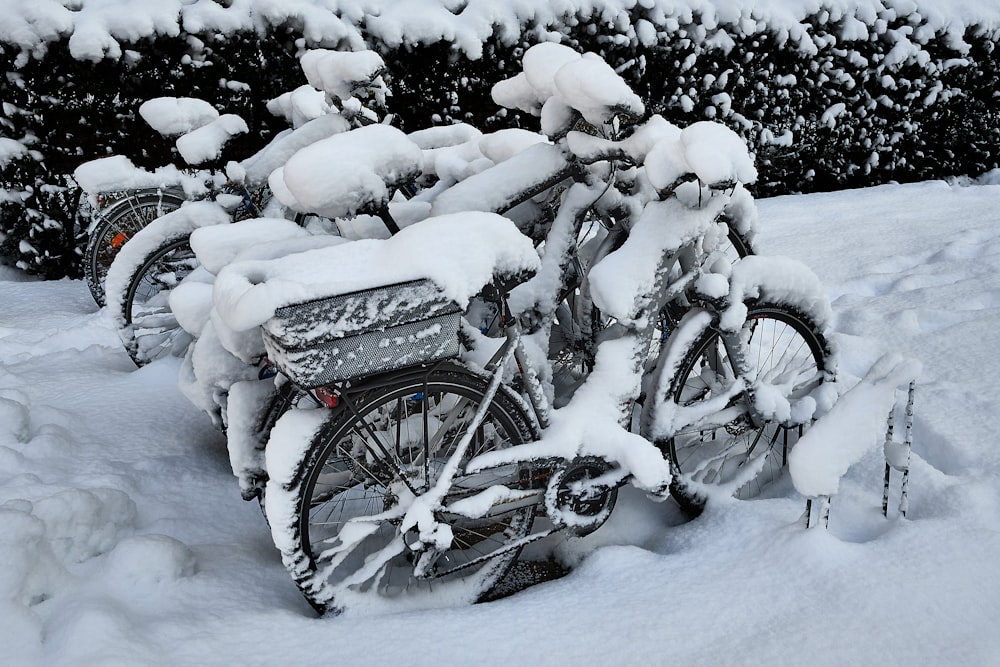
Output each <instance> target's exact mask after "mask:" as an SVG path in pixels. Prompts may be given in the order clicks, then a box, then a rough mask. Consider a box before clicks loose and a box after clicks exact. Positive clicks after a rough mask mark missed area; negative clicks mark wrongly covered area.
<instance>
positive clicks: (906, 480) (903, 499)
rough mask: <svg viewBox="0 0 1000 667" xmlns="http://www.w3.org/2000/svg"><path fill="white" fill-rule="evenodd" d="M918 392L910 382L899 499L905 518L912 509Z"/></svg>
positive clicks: (900, 511) (914, 384)
mask: <svg viewBox="0 0 1000 667" xmlns="http://www.w3.org/2000/svg"><path fill="white" fill-rule="evenodd" d="M915 391H916V382H915V381H911V382H910V389H909V391H908V392H907V397H906V439H905V440H904V445H905V446H906V464H905V465H904V467H903V489H902V492H901V494H900V497H899V513H900V514H902V515H903V516H904V517H905V516H906V512H907V510H909V509H910V499H909V496H908V495H907V494H908V491H909V486H910V450H911V449H912V447H913V394H914V392H915Z"/></svg>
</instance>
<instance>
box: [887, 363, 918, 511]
mask: <svg viewBox="0 0 1000 667" xmlns="http://www.w3.org/2000/svg"><path fill="white" fill-rule="evenodd" d="M915 389H916V382H914V381H911V382H910V387H909V390H908V391H907V398H906V435H905V437H904V438H903V442H897V441H896V440H894V439H893V426H894V420H895V412H896V411H895V409H893V410H890V411H889V420H888V424H887V426H886V431H885V445H883V447H882V450H883V452H884V453H885V484H884V485H883V488H882V516H884V517H886V518H888V517H889V478H890V477H891V475H892V471H893V470H899V471H901V472H902V473H903V480H902V483H901V484H900V494H899V515H900V516H902V517H905V516H906V512H907V510H909V508H910V500H909V495H908V491H909V485H910V452H911V450H912V449H913V393H914V390H915ZM893 408H895V406H893Z"/></svg>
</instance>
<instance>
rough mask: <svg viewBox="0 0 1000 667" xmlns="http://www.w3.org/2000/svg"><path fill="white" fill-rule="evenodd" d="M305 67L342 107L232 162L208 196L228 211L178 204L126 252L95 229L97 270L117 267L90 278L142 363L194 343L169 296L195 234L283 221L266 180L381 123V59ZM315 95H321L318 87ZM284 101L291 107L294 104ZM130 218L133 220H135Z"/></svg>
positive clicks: (189, 265)
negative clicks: (306, 150)
mask: <svg viewBox="0 0 1000 667" xmlns="http://www.w3.org/2000/svg"><path fill="white" fill-rule="evenodd" d="M303 69H304V71H305V72H306V75H307V78H308V79H309V80H310V83H313V84H315V85H317V86H325V88H326V90H327V97H328V102H329V101H330V99H329V98H334V97H335V98H337V100H338V103H337V104H333V103H332V102H331V103H330V104H329V106H328V107H327V108H326V113H323V114H322V115H319V116H317V117H313V118H311V119H308V120H307V121H305V122H301V123H300V124H299V125H298V126H297V127H295V128H294V129H292V130H290V131H287V132H285V133H282V134H280V135H279V136H277V137H276V138H275V139H274V140H273V141H272V142H271V143H270V144H269V145H268V146H266V147H265V148H263V149H262V150H261V151H259V152H258V153H256V154H255V155H253V156H251V157H250V158H248V159H246V160H244V161H242V162H241V163H239V164H235V165H234V164H232V163H231V164H230V165H229V166H228V167H227V176H228V180H226V182H224V183H221V184H220V183H216V184H214V185H212V184H210V185H209V187H208V190H207V192H206V194H205V196H204V197H203V199H204V200H208V201H215V202H217V203H219V204H220V207H217V208H221V211H220V210H215V209H210V208H209V207H207V206H201V207H198V208H197V209H192V210H191V211H188V212H184V211H178V210H177V209H178V208H180V204H178V206H177V207H176V208H175V209H173V210H170V211H166V212H165V213H164V215H162V216H159V217H158V218H157V219H156V221H155V222H151V221H148V220H146V219H145V218H143V221H144V222H146V224H145V226H144V227H143V228H142V229H141V230H138V231H136V232H135V233H134V234H133V235H132V236H133V237H134V238H135V239H137V240H139V243H138V244H132V245H130V246H129V248H128V249H127V250H122V245H123V244H124V241H125V240H128V239H127V238H125V236H126V235H125V234H124V233H121V234H118V235H116V236H112V237H111V244H112V245H114V242H115V241H117V240H119V239H120V240H121V243H119V244H118V245H117V246H115V247H114V248H113V252H111V251H108V250H107V245H108V244H107V243H105V241H107V237H108V236H110V235H111V231H113V227H112V226H111V222H110V221H109V222H108V224H107V225H106V226H104V227H101V228H98V230H97V232H95V235H94V239H93V243H94V246H95V248H103V249H104V252H100V253H98V252H95V255H94V260H93V262H92V263H93V264H94V265H95V266H96V267H97V269H96V270H95V273H96V274H99V273H100V270H99V269H100V266H103V264H102V263H101V262H99V261H98V260H99V259H106V258H107V257H108V256H110V257H111V258H112V262H111V266H109V267H107V268H106V270H105V273H104V274H103V276H100V275H95V277H94V278H93V280H92V281H90V279H89V278H88V280H89V281H90V282H92V283H94V284H102V282H103V283H104V284H106V285H107V286H108V289H107V293H108V296H107V297H104V302H105V303H106V305H107V306H108V308H109V310H110V311H111V313H112V316H113V317H114V319H115V322H116V326H117V329H118V332H119V336H120V337H121V339H122V343H123V345H124V346H125V349H126V351H127V352H128V354H129V356H130V357H131V358H132V360H133V362H134V363H135V364H136V365H137V366H142V365H145V364H147V363H149V362H150V361H152V360H154V359H157V358H159V357H161V356H164V355H168V354H173V355H175V356H177V355H180V354H182V353H183V351H184V350H185V349H186V347H187V345H188V343H189V342H190V338H189V336H188V335H187V334H186V333H185V332H184V331H183V329H182V328H181V327H180V326H179V325H178V323H177V322H176V318H174V317H173V315H172V313H171V311H170V308H169V304H168V300H167V299H168V295H169V291H170V289H172V288H173V287H175V286H176V285H177V284H179V282H180V281H181V280H182V279H183V278H184V277H185V276H186V275H188V274H189V273H190V272H191V271H193V270H194V269H195V268H196V267H197V265H198V262H197V259H196V258H195V254H194V252H193V251H192V249H191V247H190V243H189V242H188V237H189V236H190V234H191V232H192V231H193V230H194V229H196V228H198V227H200V226H203V225H204V224H208V223H210V224H224V223H226V222H238V221H241V220H246V219H250V218H257V217H261V216H267V215H272V216H274V217H284V215H285V213H284V211H285V209H283V208H282V207H281V206H280V204H279V202H278V201H277V200H272V196H271V191H270V186H269V184H268V183H267V181H268V178H269V177H270V175H271V174H272V172H274V171H275V170H276V169H279V168H280V167H281V165H282V164H283V163H284V161H285V160H287V159H288V157H289V156H290V155H292V154H294V153H295V152H296V151H298V150H299V149H301V148H303V147H305V146H308V145H310V144H312V143H315V142H317V141H321V140H323V139H326V138H328V137H330V136H333V135H335V134H337V133H340V132H345V131H347V130H349V129H350V128H351V127H356V126H363V125H368V124H370V123H372V122H376V121H377V118H378V117H377V115H376V110H377V109H379V108H381V107H382V106H384V101H385V100H384V98H385V94H386V91H385V84H384V82H383V80H382V73H383V72H384V70H385V65H384V63H383V62H382V61H381V59H380V58H379V57H378V56H377V55H376V54H373V53H371V52H344V53H341V52H330V51H323V50H313V51H310V52H307V54H306V56H304V57H303ZM306 87H308V86H306ZM312 92H313V93H318V92H320V91H319V90H315V89H313V90H312ZM279 99H281V98H279ZM285 102H286V103H287V104H291V103H292V100H285ZM366 104H367V106H366ZM286 115H288V116H289V117H290V119H291V115H292V113H291V111H287V110H286ZM388 118H389V119H391V117H388ZM299 120H302V119H299ZM218 180H219V179H218V178H215V181H218ZM137 197H139V194H136V195H135V196H133V197H129V198H127V199H126V202H125V203H126V204H129V205H130V206H131V205H132V204H131V202H133V201H135V200H136V198H137ZM175 201H176V200H171V203H174V202H175ZM182 203H183V202H182ZM222 211H225V212H222ZM194 212H196V213H194ZM198 216H200V218H199V217H198ZM291 217H292V218H293V219H294V220H295V221H296V222H297V223H298V224H300V225H302V226H306V227H310V228H312V229H314V230H316V231H317V232H318V233H333V234H339V233H340V232H339V230H338V229H337V228H336V226H335V223H334V222H332V221H330V220H327V219H324V218H321V217H320V216H316V215H311V214H307V213H302V212H292V213H291ZM130 220H133V221H134V220H135V216H133V217H132V218H130ZM105 230H107V231H105ZM98 232H101V233H98ZM102 296H103V295H102Z"/></svg>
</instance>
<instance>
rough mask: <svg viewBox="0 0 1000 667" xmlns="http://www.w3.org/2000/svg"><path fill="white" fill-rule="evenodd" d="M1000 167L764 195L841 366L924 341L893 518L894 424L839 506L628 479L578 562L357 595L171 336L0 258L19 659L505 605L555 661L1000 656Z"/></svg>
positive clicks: (11, 637) (274, 640)
mask: <svg viewBox="0 0 1000 667" xmlns="http://www.w3.org/2000/svg"><path fill="white" fill-rule="evenodd" d="M212 4H213V5H214V6H215V7H221V6H220V5H215V3H212ZM234 6H236V5H235V4H234ZM998 188H1000V186H998V185H976V186H968V187H960V186H955V185H947V184H945V183H940V182H930V183H921V184H913V185H906V186H899V185H894V186H883V187H879V188H872V189H866V190H854V191H849V192H841V193H830V194H819V195H809V196H790V197H780V198H776V199H772V200H763V201H760V202H758V204H759V207H760V216H761V229H760V233H759V236H758V239H757V242H758V246H759V248H760V251H761V252H762V253H765V254H785V255H789V256H792V257H794V258H796V259H798V260H801V261H804V262H806V263H807V264H809V265H810V266H811V268H813V269H814V270H815V271H816V272H817V273H818V274H819V276H820V278H821V280H822V282H823V284H824V285H825V286H826V291H827V293H828V295H829V296H830V297H831V298H832V299H833V301H834V317H833V319H832V321H831V322H832V325H833V327H834V332H835V333H834V335H835V337H836V339H837V342H838V344H839V346H840V347H841V371H842V373H843V374H844V376H845V381H851V380H854V381H856V380H858V379H860V378H861V377H862V376H863V375H864V374H865V373H866V372H867V371H868V369H869V368H870V367H871V366H872V364H874V363H875V362H876V361H877V360H878V359H879V358H881V357H882V355H883V354H884V353H885V352H886V351H887V350H891V351H895V352H898V353H900V354H902V355H904V356H906V357H916V358H919V359H921V361H922V362H923V366H924V368H923V371H922V372H921V374H920V376H919V383H918V385H917V394H916V420H915V425H914V442H913V452H912V460H911V466H910V510H909V512H908V514H907V519H905V520H899V519H898V518H896V517H897V515H896V514H894V513H892V512H890V519H889V520H886V519H883V518H882V516H881V512H880V499H881V487H882V475H883V466H884V461H883V459H882V454H881V451H880V448H879V447H878V446H877V443H878V440H877V439H875V440H867V439H866V441H865V442H866V443H868V444H872V443H874V444H875V446H873V447H871V448H869V449H867V450H866V452H865V453H864V454H863V455H861V457H860V459H858V460H857V461H856V462H855V463H854V465H852V466H851V467H850V468H848V470H847V472H846V473H844V475H843V477H841V478H840V483H839V492H838V494H837V495H835V496H834V497H833V504H832V514H831V518H830V526H829V529H828V530H826V531H816V530H810V531H806V530H804V529H803V528H802V526H803V522H802V521H801V514H802V511H803V507H804V499H803V497H802V496H801V495H800V494H799V493H798V492H797V491H795V489H794V487H793V485H792V483H791V478H790V477H789V478H786V479H785V480H784V481H782V482H779V483H778V484H777V485H776V486H775V487H774V488H773V489H772V490H771V491H770V492H769V493H768V494H767V495H766V496H765V497H763V498H760V499H758V500H755V501H749V502H736V501H727V500H726V499H714V500H716V502H714V503H710V505H709V507H708V508H707V509H706V512H705V513H704V514H703V515H702V516H701V517H700V518H698V519H696V520H693V521H688V520H686V519H685V518H684V517H683V516H682V515H681V514H680V512H679V511H678V510H677V509H676V508H675V507H674V506H673V504H672V503H671V502H669V501H668V502H666V503H661V504H654V503H651V502H649V501H648V500H647V499H646V498H645V497H644V496H643V495H642V494H640V493H631V492H629V490H628V489H623V490H622V493H621V496H620V498H619V501H618V505H617V507H616V508H615V510H614V512H613V513H612V516H611V518H610V520H609V521H608V523H607V524H605V525H604V526H603V527H602V528H601V529H600V530H598V531H597V532H595V533H594V534H592V535H590V536H588V537H586V538H582V539H564V538H560V539H557V540H554V541H552V540H549V541H548V542H545V543H543V544H537V545H532V547H531V548H529V549H528V550H527V552H526V554H527V555H528V556H529V557H538V556H544V555H546V554H550V553H552V554H554V555H555V557H557V558H558V559H559V560H560V562H562V563H564V564H568V565H573V566H574V570H573V572H572V573H571V574H570V575H569V576H568V577H566V578H564V579H562V580H558V581H553V582H549V583H545V584H542V585H538V586H535V587H533V588H530V589H528V590H526V591H523V592H521V593H519V594H517V595H514V596H512V597H510V598H507V599H504V600H500V601H497V602H494V603H490V604H483V605H477V606H473V607H461V608H458V609H456V608H454V607H450V606H448V605H449V604H451V603H452V601H449V600H438V601H437V602H436V604H435V602H434V601H428V602H427V605H428V606H430V607H434V606H436V607H438V608H425V609H423V610H422V611H419V612H418V611H403V610H399V609H396V610H395V613H392V612H393V610H392V608H391V607H390V608H389V609H382V610H378V609H374V608H369V607H365V606H363V605H361V606H359V607H356V611H355V614H354V615H353V616H342V617H333V618H327V619H323V620H321V621H317V619H316V618H315V615H314V614H313V612H312V610H311V609H310V608H309V607H308V605H306V604H305V603H304V602H303V601H302V599H301V596H300V595H299V593H298V591H297V590H296V589H295V586H294V585H293V584H292V583H291V581H290V580H289V576H288V573H287V572H286V570H285V568H284V567H283V565H282V564H281V562H280V558H279V555H278V552H277V551H276V549H275V547H274V546H273V544H272V540H271V534H270V531H269V530H268V527H267V526H266V524H265V523H264V521H263V519H262V517H261V514H260V511H259V509H258V508H257V507H256V503H250V504H248V503H244V502H243V501H242V500H241V499H240V490H239V488H238V485H237V483H236V480H235V479H234V478H233V476H232V470H231V467H230V463H229V461H228V460H227V456H226V453H225V450H224V439H223V437H222V436H221V435H220V434H219V433H218V432H217V431H216V430H215V427H214V426H213V425H212V424H211V423H210V421H209V420H208V419H207V417H206V416H205V415H204V413H202V412H201V411H200V410H199V409H198V408H196V407H194V406H192V405H191V404H190V403H189V402H188V401H187V399H186V398H185V397H184V396H183V395H181V394H180V393H179V391H178V389H177V363H176V360H162V361H158V362H155V363H154V364H151V365H150V366H148V367H145V368H142V369H140V370H138V371H137V370H135V369H134V367H133V366H132V364H131V361H130V360H129V359H128V357H127V356H126V355H125V354H124V353H123V351H122V350H121V346H120V342H119V340H118V338H117V336H116V335H115V333H114V329H113V328H112V326H111V323H110V322H109V321H108V319H107V316H106V315H105V314H104V313H102V312H99V311H97V310H96V309H95V307H94V305H93V302H92V300H91V298H90V295H89V293H88V290H87V288H86V286H85V285H83V284H82V283H81V282H79V281H68V280H63V281H47V282H41V281H31V280H25V279H24V278H23V276H21V275H20V274H19V273H17V272H15V271H13V270H11V269H6V268H3V269H0V300H2V302H3V304H4V320H3V325H2V328H0V367H2V371H0V527H2V530H0V562H2V563H3V564H4V567H3V568H2V570H0V619H2V620H3V623H0V646H2V647H3V649H2V650H3V656H4V662H5V664H11V665H25V666H33V665H54V664H66V665H69V664H122V663H126V664H154V665H177V664H198V665H207V666H210V665H220V666H221V665H231V664H234V663H241V664H262V663H269V664H271V663H274V664H276V663H280V662H288V661H297V662H300V663H303V664H308V663H310V662H314V661H315V660H316V656H317V655H334V654H335V655H337V659H338V660H339V661H342V662H344V663H345V664H354V663H358V664H361V663H380V664H383V663H384V664H392V663H401V662H404V661H405V662H407V663H409V664H415V665H428V666H431V665H439V664H441V661H442V660H443V659H444V660H446V661H448V662H479V663H484V664H501V663H503V662H505V661H509V658H507V657H506V654H505V655H503V656H500V655H497V656H492V657H491V656H490V655H486V656H485V657H484V651H483V646H484V644H486V643H490V642H492V643H495V641H496V628H498V627H503V628H505V629H506V635H505V637H506V638H505V640H504V641H505V646H506V648H507V649H509V650H511V651H517V652H531V654H532V655H533V656H534V657H533V659H534V660H535V662H536V663H537V664H539V665H565V664H567V663H573V664H580V665H596V664H618V663H622V662H628V663H635V664H647V663H649V662H651V661H652V662H654V663H655V662H656V661H658V660H659V659H660V658H662V657H663V656H667V655H669V656H670V659H671V661H673V662H677V663H678V664H704V663H705V662H706V656H713V658H712V659H711V661H715V662H717V661H718V660H722V661H727V660H728V661H732V662H742V663H747V664H794V663H800V662H802V661H808V662H809V663H811V664H816V665H843V664H865V663H872V662H878V663H880V664H889V665H898V664H914V663H922V664H927V663H933V664H992V662H993V661H994V659H995V656H996V655H998V654H1000V640H998V639H997V637H996V634H995V633H994V631H993V630H994V628H993V625H994V623H993V619H995V618H996V617H997V616H998V615H1000V597H998V596H997V595H996V590H997V587H996V581H997V580H996V575H995V572H996V567H995V565H996V561H997V559H998V557H1000V538H998V537H997V535H998V534H1000V531H998V524H997V516H1000V482H998V480H1000V454H998V452H997V448H996V447H995V446H994V441H995V437H994V435H995V432H996V430H997V428H998V424H997V417H996V415H997V410H996V397H997V396H998V395H1000V369H998V368H997V367H996V362H994V361H993V357H992V356H990V355H984V354H983V353H982V351H983V349H984V347H983V344H984V341H989V340H992V336H993V335H994V334H993V332H995V330H996V329H997V327H998V326H1000V311H998V309H997V303H1000V301H998V298H1000V283H998V278H997V276H1000V235H998V230H997V227H996V224H995V215H994V213H995V208H996V201H997V197H998V196H1000V190H998ZM956 211H961V212H962V214H961V215H956ZM232 227H235V225H233V226H232ZM845 257H850V258H851V261H849V262H847V261H844V258H845ZM40 304H42V306H43V307H40ZM902 398H903V397H902V396H899V399H898V400H902ZM314 413H316V414H314V415H312V417H313V419H312V420H311V421H310V420H309V419H305V421H306V422H308V423H297V424H292V423H287V424H286V423H285V421H284V420H282V422H281V423H280V424H279V428H282V429H283V430H282V433H283V434H284V435H285V436H288V437H287V439H284V438H279V441H281V442H287V443H294V444H295V445H296V446H295V447H292V448H291V449H290V450H288V451H285V450H282V449H281V447H273V448H269V449H268V452H267V456H268V461H267V464H268V469H269V470H272V471H275V472H276V473H277V471H281V470H289V469H293V468H294V467H295V466H297V465H298V463H299V461H298V460H293V459H295V454H296V453H297V452H298V451H300V450H299V447H298V444H299V443H301V442H302V441H303V439H309V438H310V437H311V436H312V432H313V431H314V429H315V428H316V427H318V425H319V423H320V422H321V420H322V417H323V413H322V412H321V411H314ZM289 415H295V416H296V417H304V416H305V417H308V416H309V413H308V411H304V410H296V411H293V412H292V413H289ZM882 417H883V418H884V415H883V416H882ZM901 423H902V422H901V420H900V419H897V430H898V428H899V425H900V424H901ZM883 428H884V421H883V423H882V424H880V425H879V426H878V431H879V433H878V435H879V436H881V435H883V434H884V431H882V429H883ZM866 437H867V434H866ZM859 448H860V445H859ZM793 451H794V450H793ZM895 480H896V478H894V486H893V494H894V495H893V497H892V500H891V503H890V504H891V507H894V503H895V502H896V500H895V498H896V497H897V495H896V494H898V487H897V486H895V484H896V483H897V482H896V481H895ZM269 497H270V496H269ZM81 559H82V560H81ZM942 563H947V564H948V566H947V567H942V566H941V564H942ZM247 582H252V585H247ZM819 582H822V583H819ZM760 600H767V601H768V603H767V605H766V609H762V608H761V607H760V605H759V604H757V603H758V602H759V601H760ZM665 601H666V603H665ZM734 602H735V603H736V604H734ZM741 603H742V604H741ZM749 608H753V609H755V610H756V611H755V612H753V613H747V609H749ZM623 609H628V610H629V611H628V612H627V613H626V612H624V611H622V610H623ZM609 610H610V611H609ZM373 614H377V617H376V618H372V615H373ZM539 618H545V619H547V620H546V622H545V623H543V624H539V622H538V619H539ZM818 618H821V619H822V628H823V631H822V632H817V631H816V628H817V627H818V626H817V619H818ZM775 619H780V622H778V625H777V626H776V625H775V623H776V621H775ZM581 627H584V628H589V629H590V630H589V631H588V632H585V633H581V632H580V631H579V630H580V628H581ZM775 627H778V630H777V631H776V630H775ZM441 628H448V638H447V658H442V655H443V654H442V653H441V652H439V651H438V650H437V649H438V648H439V645H440V641H441V640H440V633H441ZM664 628H669V631H666V632H665V631H664ZM706 628H709V629H710V628H725V632H723V633H721V634H720V633H718V632H707V633H706ZM386 637H403V638H406V640H405V641H401V642H397V641H386ZM428 637H430V638H432V639H431V640H427V638H428ZM421 638H423V639H421ZM428 642H429V643H428ZM415 646H426V647H428V648H427V649H426V650H419V651H415V650H414V648H415ZM487 653H488V652H487ZM651 656H652V657H651ZM494 658H495V659H494ZM717 659H718V660H717Z"/></svg>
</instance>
